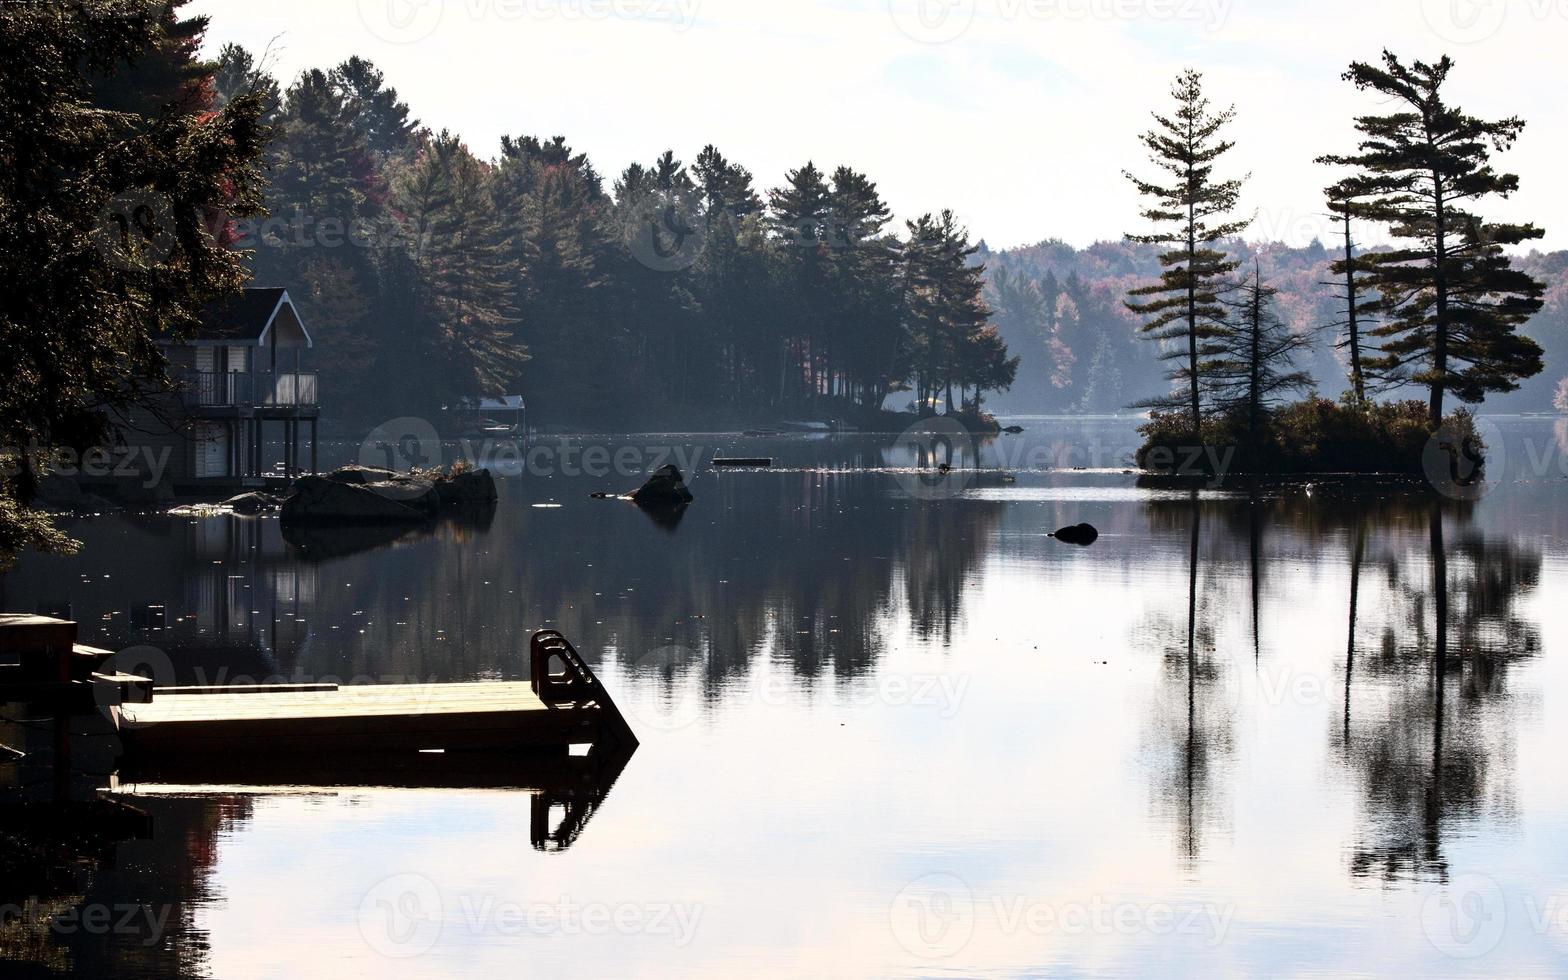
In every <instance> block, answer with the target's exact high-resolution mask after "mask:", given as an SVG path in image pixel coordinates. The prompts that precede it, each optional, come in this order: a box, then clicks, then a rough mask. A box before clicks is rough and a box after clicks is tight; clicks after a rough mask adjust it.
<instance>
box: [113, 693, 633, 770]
mask: <svg viewBox="0 0 1568 980" xmlns="http://www.w3.org/2000/svg"><path fill="white" fill-rule="evenodd" d="M119 711H120V737H121V739H122V740H123V741H124V743H125V747H126V750H127V752H128V753H129V754H133V755H134V754H138V753H142V752H159V753H166V752H178V753H190V752H196V753H203V754H211V753H228V752H252V751H260V752H266V753H279V754H284V753H287V754H292V753H309V752H320V751H328V752H333V753H362V752H420V751H432V750H438V749H441V750H464V751H490V752H500V751H506V750H509V749H525V748H536V747H541V746H551V745H571V744H574V743H592V742H595V741H598V739H599V737H600V735H601V732H600V728H601V727H602V726H601V723H602V722H603V720H604V719H603V712H602V711H600V710H599V708H598V706H597V705H593V704H582V705H578V704H558V705H549V704H546V703H545V702H544V701H543V700H542V699H541V698H540V697H539V695H537V694H535V693H534V691H533V688H532V686H531V685H530V684H527V683H477V684H386V685H366V686H358V687H343V688H330V689H327V690H305V691H282V692H276V691H269V690H267V689H266V688H264V687H261V688H252V689H250V690H248V691H244V690H240V689H231V690H230V691H228V692H226V693H210V694H209V693H201V694H198V693H192V692H188V693H181V694H171V693H168V692H165V691H162V690H155V692H154V697H153V700H152V701H151V702H150V703H148V704H131V705H123V706H121V707H120V709H119Z"/></svg>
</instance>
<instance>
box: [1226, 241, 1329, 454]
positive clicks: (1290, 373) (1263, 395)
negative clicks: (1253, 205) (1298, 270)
mask: <svg viewBox="0 0 1568 980" xmlns="http://www.w3.org/2000/svg"><path fill="white" fill-rule="evenodd" d="M1278 295H1279V290H1277V289H1275V288H1273V287H1272V286H1269V285H1266V284H1265V283H1264V281H1263V272H1262V270H1261V268H1260V267H1259V266H1258V265H1256V264H1254V266H1253V271H1252V276H1251V278H1250V279H1248V280H1247V282H1246V283H1245V284H1244V285H1243V286H1242V288H1241V292H1240V296H1239V298H1238V301H1237V302H1236V307H1237V310H1236V313H1237V315H1236V317H1235V320H1236V323H1237V326H1236V328H1235V329H1234V330H1232V331H1231V332H1230V333H1229V334H1228V335H1227V336H1226V337H1225V338H1224V341H1223V347H1224V350H1223V351H1222V353H1221V354H1220V356H1219V357H1218V358H1216V361H1215V376H1216V379H1217V385H1216V399H1215V400H1216V402H1217V403H1218V407H1219V408H1221V409H1222V410H1225V411H1230V412H1239V413H1240V414H1241V416H1242V418H1243V419H1244V420H1245V422H1246V428H1247V446H1248V448H1249V449H1251V450H1252V451H1253V452H1254V453H1256V451H1257V447H1258V445H1259V437H1260V435H1261V433H1262V430H1263V425H1264V421H1265V418H1266V415H1267V413H1268V411H1269V409H1270V408H1271V407H1273V405H1274V403H1275V402H1277V401H1278V399H1279V398H1280V396H1281V395H1283V394H1285V393H1287V392H1292V391H1303V390H1306V389H1307V388H1310V387H1311V386H1312V376H1311V375H1309V374H1307V373H1306V372H1304V371H1299V370H1296V367H1295V359H1296V356H1297V355H1298V354H1300V353H1301V352H1302V351H1304V350H1306V349H1307V347H1308V346H1309V345H1310V341H1309V339H1308V338H1307V337H1306V336H1304V335H1300V334H1296V333H1294V332H1292V331H1291V329H1290V327H1289V326H1287V325H1286V324H1285V322H1284V321H1283V320H1281V319H1280V318H1279V316H1278V314H1276V313H1275V311H1274V298H1275V297H1276V296H1278Z"/></svg>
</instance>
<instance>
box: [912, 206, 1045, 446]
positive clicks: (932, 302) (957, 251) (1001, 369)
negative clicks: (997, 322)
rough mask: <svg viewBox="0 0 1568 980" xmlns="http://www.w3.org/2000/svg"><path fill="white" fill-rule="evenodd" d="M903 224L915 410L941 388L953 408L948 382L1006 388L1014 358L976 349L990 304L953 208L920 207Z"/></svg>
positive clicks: (986, 343)
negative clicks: (928, 210) (934, 211)
mask: <svg viewBox="0 0 1568 980" xmlns="http://www.w3.org/2000/svg"><path fill="white" fill-rule="evenodd" d="M906 224H907V226H908V229H909V241H908V242H907V243H906V244H905V246H904V295H905V303H906V313H905V315H906V318H907V321H908V324H909V327H908V329H909V334H910V340H909V342H910V347H911V360H912V364H913V370H914V373H915V393H916V404H917V406H918V410H919V412H920V414H922V415H930V414H934V412H935V406H934V404H933V402H934V400H935V399H936V397H938V396H942V397H943V398H944V399H945V401H946V406H947V412H948V414H953V413H955V412H957V410H958V406H957V405H955V404H954V402H953V387H954V385H964V384H975V383H978V384H980V385H981V386H982V387H986V388H993V389H994V388H1005V387H1007V386H1008V385H1010V384H1011V383H1012V380H1013V379H1012V374H1013V373H1016V371H1017V362H1016V360H1015V361H1013V363H1012V367H1011V373H1009V369H1008V367H1007V364H1006V362H1005V358H1004V360H1003V361H1002V362H997V361H995V360H993V359H991V358H988V357H984V356H980V355H979V352H981V351H984V350H986V349H987V348H990V347H991V346H992V341H991V340H990V339H989V336H988V333H987V331H988V329H989V320H990V315H991V311H990V309H989V307H987V306H986V304H985V299H984V297H983V292H984V289H985V266H984V265H980V264H978V263H975V262H972V261H970V260H971V258H972V257H973V256H974V255H975V254H976V252H977V251H978V249H977V248H976V247H975V246H973V245H971V244H969V233H968V231H967V230H966V229H965V228H963V227H962V226H961V225H959V223H958V219H957V218H956V217H954V215H953V212H952V211H950V210H944V211H943V212H942V213H941V214H940V215H938V216H935V217H933V216H932V215H929V214H926V215H922V216H921V217H920V218H918V219H916V220H915V221H910V222H906ZM1003 350H1004V351H1005V347H1004V348H1003Z"/></svg>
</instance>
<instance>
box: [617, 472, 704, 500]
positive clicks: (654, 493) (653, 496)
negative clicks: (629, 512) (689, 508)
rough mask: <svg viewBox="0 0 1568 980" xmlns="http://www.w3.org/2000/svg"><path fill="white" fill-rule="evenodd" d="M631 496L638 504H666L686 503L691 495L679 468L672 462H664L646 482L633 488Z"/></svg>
mask: <svg viewBox="0 0 1568 980" xmlns="http://www.w3.org/2000/svg"><path fill="white" fill-rule="evenodd" d="M631 498H632V499H633V500H635V501H637V502H638V503H639V504H668V503H688V502H690V501H691V499H692V496H691V491H690V490H688V489H686V481H685V479H684V478H682V476H681V471H680V468H679V467H677V466H676V465H675V464H674V463H666V464H664V465H663V466H661V467H659V468H658V469H656V470H654V471H653V475H651V476H649V477H648V480H647V482H646V483H644V484H643V485H642V486H640V487H638V488H637V489H636V490H633V491H632V493H631Z"/></svg>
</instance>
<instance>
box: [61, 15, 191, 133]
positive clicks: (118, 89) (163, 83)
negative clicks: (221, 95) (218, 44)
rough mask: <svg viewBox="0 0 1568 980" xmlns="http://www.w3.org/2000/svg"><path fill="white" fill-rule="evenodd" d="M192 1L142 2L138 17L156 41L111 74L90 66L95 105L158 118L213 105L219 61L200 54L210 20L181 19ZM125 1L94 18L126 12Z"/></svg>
mask: <svg viewBox="0 0 1568 980" xmlns="http://www.w3.org/2000/svg"><path fill="white" fill-rule="evenodd" d="M189 2H190V0H155V2H143V3H142V4H141V7H140V9H139V10H138V11H137V12H136V13H135V15H134V16H135V17H136V18H137V19H138V20H139V21H141V22H143V23H147V24H150V25H151V27H152V31H153V42H152V43H151V44H150V45H148V46H147V47H145V48H143V49H142V50H140V51H137V52H136V54H135V55H134V56H133V57H131V58H130V59H128V60H127V61H126V62H125V63H124V64H123V65H121V66H120V67H118V68H116V69H114V70H113V71H109V72H97V71H94V70H92V69H91V68H89V69H88V77H89V78H90V79H91V81H92V85H93V95H92V100H93V102H94V104H96V105H98V106H100V107H102V108H104V109H110V110H114V111H118V112H129V113H134V114H136V115H140V116H157V115H160V114H162V113H166V112H173V113H178V114H192V113H201V112H206V111H207V110H208V109H210V108H211V107H212V101H213V85H212V81H213V78H212V76H213V72H214V70H215V69H216V67H217V66H216V65H215V64H214V63H212V62H210V61H206V60H204V59H202V58H201V57H200V52H201V42H202V37H203V36H204V35H205V34H206V32H207V23H208V18H207V17H205V16H199V17H181V16H180V8H181V7H184V6H185V5H186V4H188V3H189ZM126 9H128V8H124V6H123V5H121V4H118V3H109V4H106V5H105V8H104V10H107V11H108V12H107V13H105V12H104V10H98V11H92V12H90V13H89V16H100V17H102V16H108V17H110V18H114V17H121V16H127V14H125V12H124V11H125V10H126Z"/></svg>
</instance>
